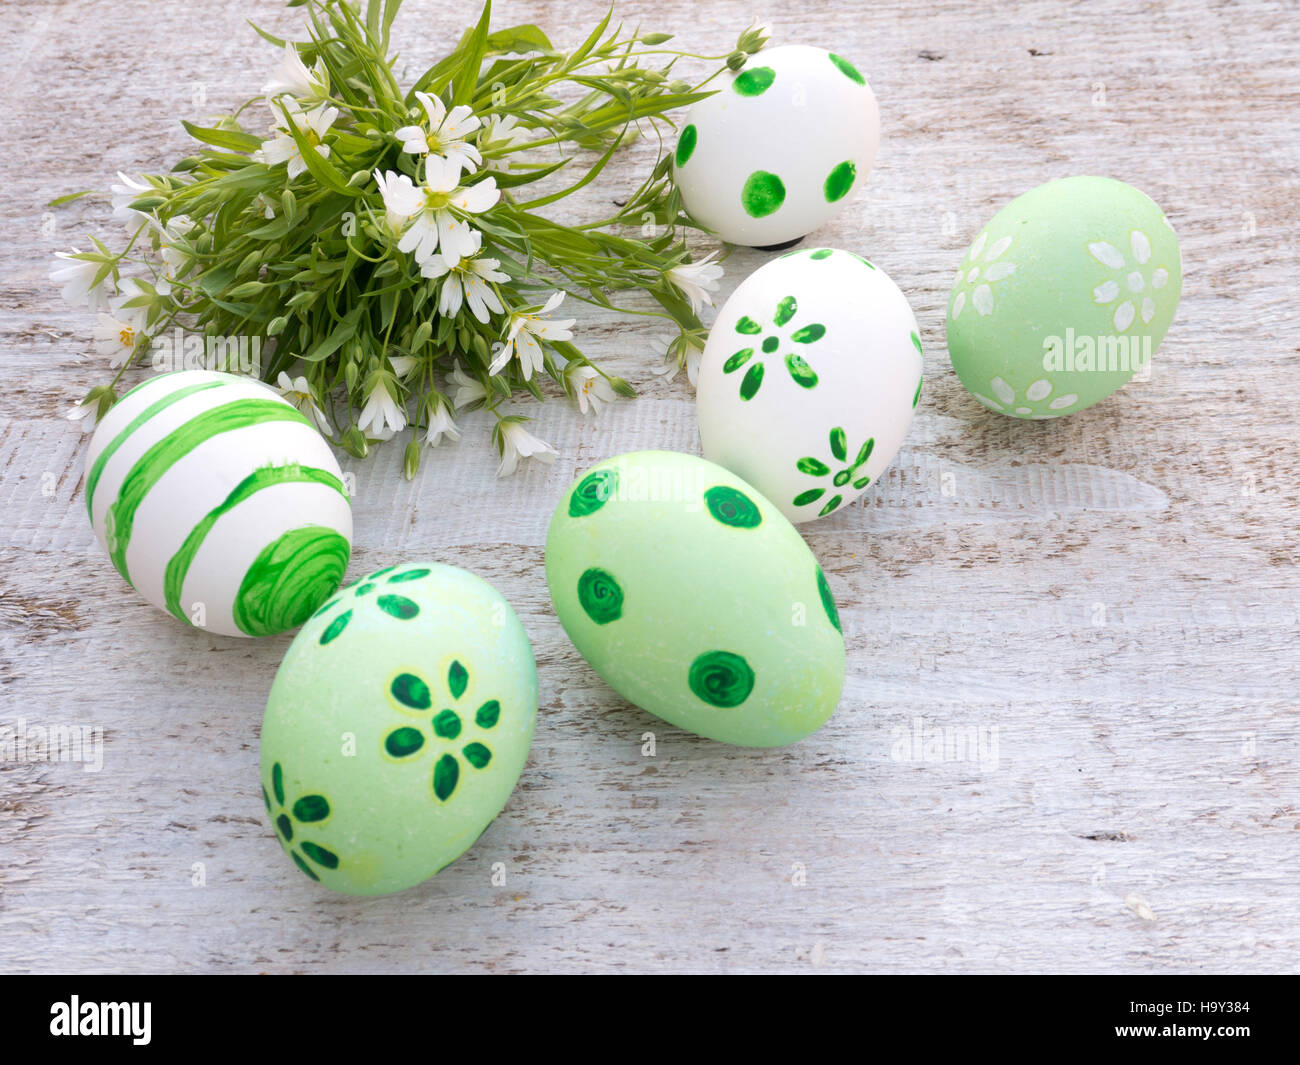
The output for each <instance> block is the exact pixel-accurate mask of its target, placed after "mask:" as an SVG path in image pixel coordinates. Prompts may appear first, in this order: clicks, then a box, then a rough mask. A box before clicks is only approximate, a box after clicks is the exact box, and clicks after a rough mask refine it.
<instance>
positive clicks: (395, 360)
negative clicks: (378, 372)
mask: <svg viewBox="0 0 1300 1065" xmlns="http://www.w3.org/2000/svg"><path fill="white" fill-rule="evenodd" d="M418 361H419V360H418V359H416V358H415V356H414V355H389V356H388V365H389V366H391V367H392V368H393V373H395V374H397V376H398V377H405V376H406V375H407V374H408V373H410V372H411V371H412V370H414V369H415V366H416V363H417V362H418Z"/></svg>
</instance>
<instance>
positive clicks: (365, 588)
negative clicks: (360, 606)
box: [352, 581, 375, 599]
mask: <svg viewBox="0 0 1300 1065" xmlns="http://www.w3.org/2000/svg"><path fill="white" fill-rule="evenodd" d="M374 587H375V585H374V582H372V581H366V583H365V584H363V585H361V586H360V587H359V588H358V589H357V590H356V591H355V592H353V593H352V594H353V595H355V596H356V597H357V598H358V599H359V598H361V596H363V595H365V594H366V593H367V592H369V591H373V590H374Z"/></svg>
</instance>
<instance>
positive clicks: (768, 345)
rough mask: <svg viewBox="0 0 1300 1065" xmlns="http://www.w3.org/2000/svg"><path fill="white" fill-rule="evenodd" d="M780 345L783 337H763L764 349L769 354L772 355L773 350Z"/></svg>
mask: <svg viewBox="0 0 1300 1065" xmlns="http://www.w3.org/2000/svg"><path fill="white" fill-rule="evenodd" d="M780 346H781V338H780V337H764V338H763V350H764V351H765V352H767V354H769V355H771V354H772V352H774V351H775V350H776V349H777V348H778V347H780Z"/></svg>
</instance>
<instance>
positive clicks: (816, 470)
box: [795, 456, 831, 477]
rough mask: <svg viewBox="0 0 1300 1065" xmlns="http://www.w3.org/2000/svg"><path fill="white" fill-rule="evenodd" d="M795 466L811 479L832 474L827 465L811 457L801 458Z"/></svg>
mask: <svg viewBox="0 0 1300 1065" xmlns="http://www.w3.org/2000/svg"><path fill="white" fill-rule="evenodd" d="M795 466H796V467H797V468H798V470H799V472H800V473H806V474H808V476H809V477H825V476H826V475H827V474H828V473H830V472H831V468H830V467H829V466H827V465H826V463H824V462H822V461H821V460H820V459H815V458H813V457H811V456H808V457H805V458H801V459H800V460H799V461H798V462H796V463H795Z"/></svg>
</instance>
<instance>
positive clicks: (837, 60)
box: [828, 52, 867, 85]
mask: <svg viewBox="0 0 1300 1065" xmlns="http://www.w3.org/2000/svg"><path fill="white" fill-rule="evenodd" d="M828 54H829V55H830V58H831V62H832V63H834V64H835V68H836V69H837V70H838V71H839V72H840V73H841V74H843V75H844V76H845V77H846V78H848V79H849V80H850V81H855V82H857V83H858V84H859V85H865V84H866V83H867V79H866V78H864V77H863V76H862V75H861V74H859V73H858V68H857V67H855V66H854V65H853V64H852V63H850V62H849V61H848V60H847V59H845V58H843V57H842V56H838V55H836V54H835V53H834V52H830V53H828Z"/></svg>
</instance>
